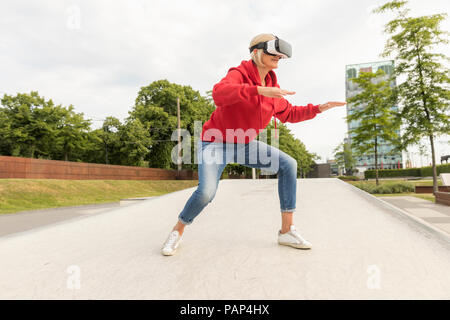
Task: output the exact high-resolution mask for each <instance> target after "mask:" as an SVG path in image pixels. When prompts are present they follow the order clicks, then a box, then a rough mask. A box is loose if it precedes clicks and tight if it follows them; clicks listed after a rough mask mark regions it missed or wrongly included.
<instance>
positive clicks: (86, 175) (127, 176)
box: [0, 156, 198, 180]
mask: <svg viewBox="0 0 450 320" xmlns="http://www.w3.org/2000/svg"><path fill="white" fill-rule="evenodd" d="M177 175H178V177H177ZM0 178H22V179H71V180H177V179H179V180H197V179H198V173H197V171H192V170H181V171H180V173H179V174H177V170H166V169H159V168H144V167H130V166H117V165H106V164H97V163H84V162H70V161H57V160H42V159H31V158H20V157H9V156H0Z"/></svg>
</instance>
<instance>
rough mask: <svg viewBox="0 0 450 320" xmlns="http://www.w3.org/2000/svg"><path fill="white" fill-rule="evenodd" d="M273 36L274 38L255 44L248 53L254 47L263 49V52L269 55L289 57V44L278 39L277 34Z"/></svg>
mask: <svg viewBox="0 0 450 320" xmlns="http://www.w3.org/2000/svg"><path fill="white" fill-rule="evenodd" d="M274 37H275V39H274V40H269V41H265V42H260V43H258V44H255V45H254V46H253V47H251V48H250V53H251V52H252V51H253V50H255V49H263V50H264V53H265V54H268V55H271V56H281V58H282V59H287V58H290V57H291V56H292V47H291V45H290V44H289V43H288V42H286V41H284V40H281V39H279V38H278V37H277V36H274Z"/></svg>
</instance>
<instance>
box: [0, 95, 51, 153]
mask: <svg viewBox="0 0 450 320" xmlns="http://www.w3.org/2000/svg"><path fill="white" fill-rule="evenodd" d="M1 104H2V106H3V107H2V108H1V113H2V116H1V121H2V122H4V123H5V125H6V126H7V129H3V130H2V131H1V133H2V137H1V139H2V140H3V142H2V150H4V152H6V154H7V155H13V156H22V157H31V158H35V157H36V158H39V157H44V158H49V157H50V154H51V150H52V148H53V145H54V142H55V137H56V125H57V123H58V116H57V112H55V110H57V107H56V106H55V105H54V103H53V101H52V100H45V98H43V97H40V96H39V94H38V92H36V91H32V92H31V93H30V94H26V93H25V94H22V93H18V94H17V95H16V96H9V95H6V94H5V95H4V96H3V98H2V100H1Z"/></svg>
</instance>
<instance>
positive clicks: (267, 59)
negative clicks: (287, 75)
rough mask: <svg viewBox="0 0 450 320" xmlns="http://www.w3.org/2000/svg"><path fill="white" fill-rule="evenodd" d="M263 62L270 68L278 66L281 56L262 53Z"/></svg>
mask: <svg viewBox="0 0 450 320" xmlns="http://www.w3.org/2000/svg"><path fill="white" fill-rule="evenodd" d="M261 60H262V63H263V64H264V65H265V66H266V67H267V68H269V69H276V68H278V61H279V60H280V56H271V55H270V54H266V53H264V52H263V53H262V55H261Z"/></svg>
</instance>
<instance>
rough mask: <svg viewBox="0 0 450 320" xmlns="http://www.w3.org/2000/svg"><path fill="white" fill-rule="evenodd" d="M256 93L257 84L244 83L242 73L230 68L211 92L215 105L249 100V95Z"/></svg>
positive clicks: (255, 94)
mask: <svg viewBox="0 0 450 320" xmlns="http://www.w3.org/2000/svg"><path fill="white" fill-rule="evenodd" d="M257 95H258V88H257V86H256V85H251V84H248V83H244V81H243V78H242V74H241V73H240V72H239V71H238V70H230V71H229V72H228V73H227V75H226V76H225V77H224V78H223V79H222V80H220V82H218V83H216V84H215V85H214V87H213V92H212V97H213V99H214V103H215V104H216V105H217V106H225V105H229V104H235V103H238V102H240V101H243V100H250V98H251V97H253V96H257Z"/></svg>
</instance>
